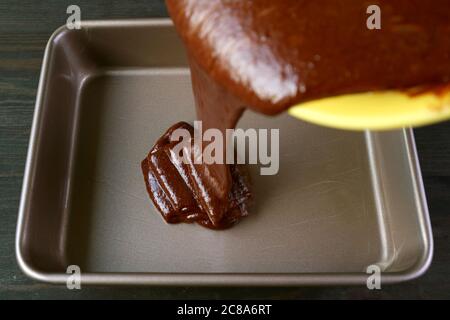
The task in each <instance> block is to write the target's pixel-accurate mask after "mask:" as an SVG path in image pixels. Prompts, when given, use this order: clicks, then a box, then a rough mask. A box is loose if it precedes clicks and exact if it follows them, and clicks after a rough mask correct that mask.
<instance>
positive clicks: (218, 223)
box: [141, 122, 251, 229]
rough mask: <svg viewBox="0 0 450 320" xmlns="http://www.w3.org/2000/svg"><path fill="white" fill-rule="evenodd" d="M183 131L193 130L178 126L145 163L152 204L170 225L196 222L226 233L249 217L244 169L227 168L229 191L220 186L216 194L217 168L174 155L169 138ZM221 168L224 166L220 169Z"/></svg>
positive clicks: (184, 125) (158, 144)
mask: <svg viewBox="0 0 450 320" xmlns="http://www.w3.org/2000/svg"><path fill="white" fill-rule="evenodd" d="M178 128H184V129H186V130H188V131H189V132H190V134H191V138H192V139H191V145H193V133H194V128H193V127H192V126H191V125H189V124H187V123H185V122H179V123H177V124H175V125H173V126H172V127H171V128H169V130H168V131H167V132H166V133H165V134H164V135H163V136H162V137H161V138H160V139H159V140H158V141H157V142H156V144H155V146H154V147H153V148H152V150H151V151H150V153H149V154H148V156H147V157H146V158H145V159H144V160H143V161H142V163H141V166H142V171H143V173H144V177H145V183H146V187H147V191H148V193H149V194H150V197H151V199H152V200H153V203H154V204H155V206H156V207H157V209H158V210H159V211H160V212H161V214H162V216H163V218H164V219H165V220H166V221H167V222H168V223H179V222H197V223H198V224H200V225H202V226H205V227H208V228H212V229H226V228H229V227H231V226H232V225H233V224H234V223H235V222H237V221H238V220H239V219H240V218H242V217H244V216H246V215H248V206H249V204H250V201H251V192H250V183H249V178H248V175H247V173H246V171H245V169H244V168H243V167H242V166H241V165H230V166H224V167H225V168H226V169H227V174H229V175H230V178H229V179H230V183H231V186H230V190H226V192H227V194H226V195H222V192H225V190H223V189H222V186H221V185H220V184H219V186H220V190H219V192H218V191H217V190H215V188H214V183H213V182H212V180H211V177H212V176H214V175H215V174H214V173H211V171H214V170H215V167H214V166H211V165H206V164H201V165H196V164H194V163H193V162H191V163H189V164H185V163H183V162H182V161H181V158H179V157H177V156H176V155H174V153H173V152H172V151H173V147H174V146H175V145H176V143H177V142H171V139H170V136H171V134H172V133H173V132H174V130H176V129H178ZM220 167H222V166H220Z"/></svg>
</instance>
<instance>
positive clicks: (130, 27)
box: [16, 19, 433, 285]
mask: <svg viewBox="0 0 450 320" xmlns="http://www.w3.org/2000/svg"><path fill="white" fill-rule="evenodd" d="M194 119H195V114H194V107H193V95H192V91H191V86H190V76H189V70H188V68H187V63H186V57H185V52H184V50H183V46H182V44H181V43H180V41H179V39H178V37H177V35H176V33H175V31H174V29H173V27H172V25H171V23H170V21H169V20H165V19H164V20H144V21H140V20H136V21H110V22H107V21H93V22H84V23H83V24H82V29H81V30H67V29H66V28H64V27H62V28H60V29H58V30H57V31H56V32H55V33H54V35H53V36H52V37H51V39H50V41H49V43H48V47H47V50H46V53H45V56H44V62H43V67H42V74H41V79H40V84H39V89H38V95H37V103H36V111H35V116H34V122H33V129H32V133H31V140H30V146H29V151H28V159H27V164H26V171H25V178H24V184H23V192H22V199H21V205H20V212H19V221H18V229H17V241H16V251H17V259H18V262H19V265H20V267H21V268H22V270H23V271H24V272H25V273H26V274H27V275H28V276H30V277H32V278H34V279H37V280H41V281H45V282H52V283H64V282H65V281H66V279H67V274H66V269H67V267H68V266H69V265H78V266H79V267H80V268H81V272H82V283H83V284H91V283H92V284H139V285H150V284H151V285H168V284H170V285H332V284H365V283H366V280H367V277H368V274H367V273H366V269H367V267H368V266H369V265H373V264H376V265H378V266H379V267H380V268H381V270H382V276H381V280H382V284H384V283H392V282H399V281H405V280H409V279H413V278H416V277H418V276H420V275H421V274H422V273H424V272H425V271H426V269H427V268H428V266H429V264H430V261H431V257H432V251H433V243H432V236H431V229H430V222H429V216H428V211H427V205H426V200H425V196H424V191H423V185H422V179H421V175H420V169H419V165H418V162H417V155H416V149H415V146H414V138H413V135H412V131H411V130H410V129H405V130H399V131H390V132H382V133H375V132H347V131H339V130H334V129H327V128H323V127H318V126H314V125H311V124H307V123H304V122H301V121H298V120H295V119H294V118H291V117H289V116H287V115H281V116H278V117H265V116H263V115H260V114H255V113H253V112H251V111H249V112H247V113H246V114H245V115H244V117H243V119H242V120H241V121H240V123H239V125H240V126H241V127H243V128H248V127H254V128H279V129H280V171H279V174H278V175H275V176H260V175H259V174H258V172H259V170H258V167H257V166H252V167H251V173H252V179H253V184H254V188H255V194H256V200H257V201H256V208H255V210H254V212H253V214H252V215H251V216H249V217H248V218H246V219H244V220H243V221H242V222H241V223H239V224H238V225H236V226H235V227H233V228H232V229H229V230H226V231H219V232H218V231H211V230H207V229H205V228H202V227H199V226H197V225H195V224H194V225H187V224H180V225H167V224H165V222H164V221H163V220H162V218H161V217H160V215H159V213H157V212H156V210H155V208H154V207H153V205H152V203H151V201H150V199H149V197H148V195H147V194H146V190H145V185H144V181H143V177H142V173H141V169H140V162H141V160H142V159H143V158H144V157H145V155H146V153H147V152H148V150H149V149H150V148H151V146H152V145H153V143H154V142H155V140H156V138H157V137H159V136H160V135H161V133H163V132H164V131H165V130H166V129H167V128H168V127H169V126H170V125H172V124H173V123H175V122H177V121H180V120H185V121H192V120H194Z"/></svg>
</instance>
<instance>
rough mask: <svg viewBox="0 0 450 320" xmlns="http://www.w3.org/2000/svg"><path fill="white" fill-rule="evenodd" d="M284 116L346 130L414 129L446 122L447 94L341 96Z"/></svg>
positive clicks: (299, 107)
mask: <svg viewBox="0 0 450 320" xmlns="http://www.w3.org/2000/svg"><path fill="white" fill-rule="evenodd" d="M288 113H289V114H290V115H292V116H294V117H296V118H299V119H302V120H305V121H309V122H312V123H315V124H319V125H323V126H328V127H333V128H339V129H349V130H365V129H370V130H388V129H397V128H403V127H417V126H422V125H426V124H431V123H436V122H439V121H444V120H447V119H450V90H446V92H444V93H439V94H438V93H437V92H434V91H432V90H431V91H427V92H423V93H420V94H416V95H409V94H407V93H405V92H401V91H382V92H368V93H358V94H349V95H341V96H336V97H330V98H324V99H319V100H314V101H309V102H305V103H302V104H298V105H295V106H293V107H291V108H290V109H289V110H288Z"/></svg>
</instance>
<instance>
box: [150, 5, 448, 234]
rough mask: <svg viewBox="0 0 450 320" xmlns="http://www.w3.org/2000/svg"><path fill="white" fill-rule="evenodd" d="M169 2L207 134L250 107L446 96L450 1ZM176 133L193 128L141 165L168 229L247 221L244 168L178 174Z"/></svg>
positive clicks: (162, 144)
mask: <svg viewBox="0 0 450 320" xmlns="http://www.w3.org/2000/svg"><path fill="white" fill-rule="evenodd" d="M166 3H167V7H168V9H169V13H170V15H171V17H172V19H173V21H174V24H175V27H176V29H177V31H178V33H179V34H180V36H181V38H182V39H183V41H184V43H185V45H186V48H187V51H188V55H189V61H190V66H191V75H192V85H193V90H194V96H195V101H196V108H197V115H198V118H199V119H200V120H202V121H203V129H205V130H206V129H208V128H218V129H220V130H222V131H223V132H224V131H225V129H227V128H234V127H235V125H236V123H237V121H238V119H239V117H240V116H241V114H242V112H243V110H244V108H245V107H249V108H252V109H254V110H256V111H258V112H262V113H265V114H276V113H279V112H282V111H283V110H285V109H287V108H288V107H290V106H292V105H294V104H296V103H299V102H303V101H307V100H312V99H317V98H322V97H327V96H333V95H339V94H345V93H355V92H364V91H374V90H384V89H408V88H411V87H417V86H426V87H427V88H429V87H430V86H431V87H436V88H442V87H445V88H447V89H448V87H447V86H446V84H447V83H449V82H450V1H449V0H434V1H424V0H395V1H393V0H378V1H375V0H374V1H364V0H349V1H336V0H314V1H311V0H276V1H275V0H166ZM373 4H376V5H378V6H379V7H380V8H381V30H369V29H368V28H367V27H366V19H367V17H368V14H367V13H366V9H367V7H368V6H369V5H373ZM414 92H416V93H417V92H420V89H419V90H416V91H414ZM178 126H188V125H187V124H184V123H181V124H177V125H175V127H172V128H171V129H169V131H168V132H167V133H166V134H165V135H164V136H163V137H162V138H161V139H160V140H159V141H158V142H157V144H156V145H155V147H154V148H153V149H152V151H151V152H150V154H149V155H148V157H147V158H146V159H145V160H144V161H143V162H142V168H143V171H144V176H145V179H146V184H147V188H148V191H149V193H150V196H151V198H152V200H153V202H154V203H155V205H156V207H157V208H158V209H159V211H160V212H161V213H162V215H163V217H164V218H165V220H166V221H167V222H169V223H177V222H192V221H196V222H198V223H200V224H201V225H204V226H206V227H210V228H225V227H229V226H231V225H232V224H233V223H235V222H236V221H238V220H239V219H240V218H241V217H242V216H245V215H247V213H248V212H247V207H248V202H249V201H248V200H249V199H250V198H251V194H250V189H249V185H248V179H247V178H245V175H243V171H242V170H240V169H239V168H238V167H236V166H228V165H219V164H217V165H209V166H208V165H192V166H191V167H189V166H187V167H186V166H185V167H183V168H182V169H180V168H178V169H177V168H176V166H175V165H174V163H173V160H171V159H170V157H169V156H168V151H167V150H170V148H171V146H170V143H169V142H168V140H167V137H168V135H170V132H171V130H173V128H176V127H178ZM192 172H196V173H197V174H196V175H195V176H196V177H197V179H192V176H193V175H192V174H191V173H192ZM186 176H188V177H191V178H186ZM205 190H206V191H205Z"/></svg>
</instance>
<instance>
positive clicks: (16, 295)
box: [0, 0, 450, 299]
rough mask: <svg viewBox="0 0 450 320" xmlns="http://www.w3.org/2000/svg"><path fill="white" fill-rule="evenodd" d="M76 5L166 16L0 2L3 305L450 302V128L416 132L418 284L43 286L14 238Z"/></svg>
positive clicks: (148, 6) (112, 4)
mask: <svg viewBox="0 0 450 320" xmlns="http://www.w3.org/2000/svg"><path fill="white" fill-rule="evenodd" d="M74 3H76V4H77V5H79V6H80V7H81V10H82V19H84V20H87V19H120V18H150V17H164V16H166V15H167V12H166V9H165V6H164V2H163V1H162V0H133V1H131V0H121V1H107V0H89V1H87V0H78V1H76V2H73V1H65V0H45V1H36V0H1V1H0V299H52V298H56V299H76V298H85V299H86V298H112V299H113V298H149V299H152V298H154V299H156V298H160V299H169V298H214V299H215V298H276V299H284V298H286V299H304V298H309V299H314V298H321V299H333V298H336V299H343V298H349V299H380V298H395V299H402V298H424V299H426V298H450V241H449V240H450V239H449V235H450V122H449V123H443V124H439V125H434V126H430V127H426V128H421V129H418V130H416V142H417V146H418V150H419V156H420V160H421V165H422V172H423V177H424V182H425V188H426V192H427V196H428V201H429V208H430V212H431V220H432V225H433V232H434V239H435V254H434V259H433V264H432V266H431V268H430V270H429V271H428V272H427V273H426V274H425V275H424V276H423V277H421V278H420V279H417V280H414V281H411V282H408V283H404V284H399V285H391V286H385V287H383V288H382V290H380V291H369V290H368V289H366V288H365V287H331V288H189V287H181V288H159V287H148V288H142V287H141V288H133V287H119V288H114V287H84V288H83V289H82V290H80V291H69V290H67V289H66V288H65V287H64V286H55V285H47V284H42V283H38V282H35V281H32V280H29V279H28V278H26V277H25V276H24V275H23V274H22V273H21V271H20V270H19V269H18V267H17V263H16V260H15V254H14V237H15V229H16V220H17V210H18V205H19V199H20V189H21V184H22V177H23V170H24V164H25V158H26V151H27V146H28V139H29V134H30V127H31V121H32V115H33V109H34V102H35V94H36V88H37V85H38V77H39V70H40V65H41V62H42V57H43V53H44V48H45V45H46V42H47V40H48V38H49V36H50V34H51V33H52V32H53V31H54V30H55V29H56V28H57V27H58V26H60V25H62V24H64V23H65V21H66V19H67V15H66V8H67V6H68V5H70V4H74Z"/></svg>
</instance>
